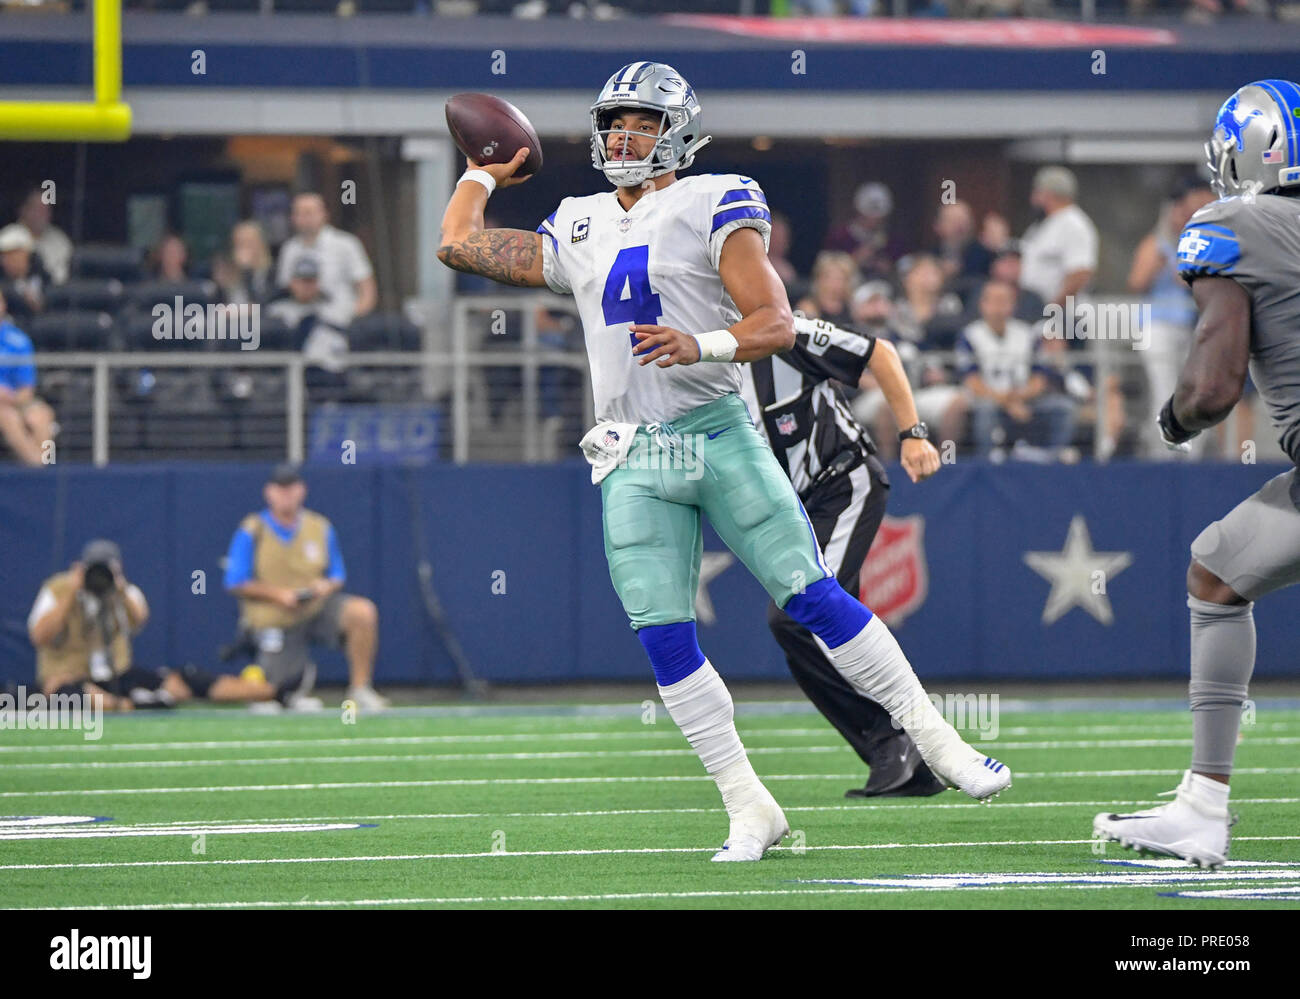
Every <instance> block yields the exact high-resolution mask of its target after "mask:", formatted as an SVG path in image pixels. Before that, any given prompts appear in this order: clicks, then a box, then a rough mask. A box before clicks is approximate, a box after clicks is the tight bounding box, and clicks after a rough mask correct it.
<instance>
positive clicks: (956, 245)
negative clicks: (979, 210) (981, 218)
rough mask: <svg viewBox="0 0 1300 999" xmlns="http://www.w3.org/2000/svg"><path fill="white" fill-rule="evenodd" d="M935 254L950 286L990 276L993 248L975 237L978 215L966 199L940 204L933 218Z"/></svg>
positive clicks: (981, 279)
mask: <svg viewBox="0 0 1300 999" xmlns="http://www.w3.org/2000/svg"><path fill="white" fill-rule="evenodd" d="M934 236H935V251H934V252H935V256H936V257H937V258H938V260H939V266H940V267H941V268H942V269H943V276H944V280H945V281H946V282H947V283H948V284H949V286H950V287H952V286H953V285H954V283H960V282H962V281H963V280H975V281H979V282H982V281H983V279H984V278H986V277H988V273H989V264H990V263H992V260H993V252H992V251H991V250H989V249H988V248H987V247H986V246H984V244H983V243H981V242H980V241H979V240H977V239H976V238H975V215H974V214H973V213H972V212H971V210H970V205H968V204H966V202H964V201H954V202H953V203H952V204H950V205H940V206H939V211H938V214H936V216H935V219H934Z"/></svg>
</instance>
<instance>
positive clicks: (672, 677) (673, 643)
mask: <svg viewBox="0 0 1300 999" xmlns="http://www.w3.org/2000/svg"><path fill="white" fill-rule="evenodd" d="M636 637H637V638H639V639H641V644H642V645H643V646H645V651H646V655H648V656H649V657H650V668H651V669H653V670H654V671H655V681H656V682H657V683H658V684H659V686H661V687H671V686H672V685H673V684H674V683H677V682H678V681H679V680H685V679H686V678H687V677H688V676H690V675H691V674H692V673H694V672H695V671H696V670H697V669H699V668H700V667H701V666H703V665H704V653H703V652H701V651H700V643H699V642H698V641H697V640H696V638H695V622H694V621H678V622H677V623H676V624H650V625H646V627H644V628H642V629H640V630H639V631H638V632H637V633H636Z"/></svg>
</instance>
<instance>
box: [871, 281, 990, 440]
mask: <svg viewBox="0 0 1300 999" xmlns="http://www.w3.org/2000/svg"><path fill="white" fill-rule="evenodd" d="M893 313H894V303H893V299H892V293H891V290H890V287H889V284H888V282H886V281H868V282H866V283H865V284H863V285H861V286H860V287H859V288H858V290H857V291H855V292H854V293H853V326H852V328H853V329H854V330H856V331H857V332H858V333H861V334H862V335H864V336H874V337H876V338H877V339H880V340H888V341H889V342H890V343H892V344H893V345H894V348H895V349H896V350H897V351H898V356H899V359H900V360H901V361H902V362H903V367H904V369H905V370H906V371H907V377H908V380H909V381H910V382H911V383H912V384H913V385H914V386H916V388H915V390H914V391H913V394H912V395H913V398H914V400H915V401H916V412H917V415H918V417H919V418H920V420H921V422H922V423H925V424H927V425H928V426H929V427H931V428H932V430H936V431H937V436H935V437H934V438H933V439H934V440H935V441H945V440H957V439H958V437H959V435H960V434H961V431H962V429H963V423H964V421H965V418H966V401H965V396H964V394H963V392H962V390H961V388H960V387H959V386H957V385H955V384H954V383H953V381H952V378H951V377H950V376H949V375H948V373H947V372H946V370H945V369H944V366H943V365H942V364H939V363H936V362H934V361H933V360H932V359H931V358H927V357H926V356H925V352H924V351H922V350H921V349H920V348H918V346H917V345H916V344H915V343H913V342H912V341H910V340H907V339H905V338H904V337H903V336H902V333H901V332H900V330H899V328H898V326H897V325H895V323H894V316H893ZM859 385H860V386H861V387H862V388H863V389H864V390H865V391H863V392H862V393H861V394H860V395H858V396H857V397H856V398H854V399H853V403H852V408H853V414H854V416H855V417H856V418H857V420H858V422H859V423H862V424H863V425H864V426H867V427H870V428H871V430H872V436H873V438H874V439H875V441H876V445H877V447H878V448H879V449H880V452H881V454H882V455H884V456H885V458H887V459H888V458H893V457H896V456H897V453H898V436H897V434H896V433H895V432H894V429H891V428H893V422H892V416H891V415H890V413H889V407H888V406H886V405H885V404H884V403H885V396H884V393H883V392H881V391H880V389H879V387H878V386H876V385H875V384H874V379H873V378H872V377H871V374H870V372H867V373H866V374H864V375H863V378H862V381H861V382H859ZM936 446H939V445H938V444H936Z"/></svg>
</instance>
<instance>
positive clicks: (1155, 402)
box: [1128, 176, 1214, 458]
mask: <svg viewBox="0 0 1300 999" xmlns="http://www.w3.org/2000/svg"><path fill="white" fill-rule="evenodd" d="M1213 200H1214V192H1213V191H1211V190H1210V185H1209V184H1207V183H1206V182H1205V181H1203V180H1201V179H1200V178H1199V177H1195V176H1192V177H1189V178H1184V179H1182V180H1180V181H1179V182H1178V184H1177V185H1176V186H1175V187H1174V189H1173V190H1172V191H1171V192H1170V196H1169V198H1168V199H1166V201H1165V202H1164V204H1163V205H1161V207H1160V214H1159V217H1158V218H1157V219H1156V224H1155V227H1154V228H1153V229H1152V230H1151V232H1149V233H1147V235H1146V236H1144V237H1143V239H1142V241H1141V242H1140V243H1138V247H1137V250H1136V251H1135V252H1134V254H1133V263H1132V266H1131V267H1130V268H1129V274H1128V290H1129V291H1130V292H1132V293H1133V294H1134V295H1141V296H1144V297H1145V298H1146V299H1147V301H1149V302H1150V304H1151V330H1150V331H1149V337H1150V346H1149V347H1148V348H1147V349H1146V350H1144V351H1142V352H1141V354H1142V364H1143V367H1145V368H1146V376H1147V386H1148V389H1149V392H1148V397H1147V412H1150V413H1154V412H1156V410H1158V409H1159V407H1160V406H1161V405H1163V403H1164V400H1166V399H1168V398H1169V397H1170V396H1171V395H1173V392H1174V386H1175V385H1176V384H1177V382H1178V372H1179V370H1180V369H1181V368H1182V364H1183V361H1184V359H1186V357H1187V352H1188V350H1189V349H1190V348H1191V343H1192V331H1193V329H1194V328H1195V326H1196V303H1195V302H1193V301H1192V292H1191V289H1190V288H1189V287H1188V286H1187V284H1186V282H1184V281H1183V279H1182V278H1180V277H1179V276H1178V237H1179V234H1180V233H1181V232H1182V231H1183V226H1185V225H1187V220H1188V219H1190V218H1191V217H1192V215H1193V213H1194V212H1195V211H1196V210H1197V209H1198V208H1200V207H1201V206H1202V205H1207V204H1209V203H1210V202H1211V201H1213ZM1147 423H1149V424H1150V427H1149V433H1148V435H1147V440H1146V445H1147V453H1148V455H1149V456H1151V457H1154V458H1165V457H1171V456H1172V455H1173V454H1174V452H1172V451H1170V450H1169V449H1168V448H1166V447H1164V445H1163V444H1162V443H1161V441H1160V430H1159V428H1158V427H1156V425H1155V420H1148V421H1147ZM1208 439H1209V436H1208V435H1202V436H1201V437H1199V438H1197V439H1195V440H1193V441H1192V442H1191V446H1192V447H1193V448H1194V449H1195V450H1196V451H1197V452H1198V453H1202V452H1203V450H1204V445H1205V443H1206V441H1207V440H1208Z"/></svg>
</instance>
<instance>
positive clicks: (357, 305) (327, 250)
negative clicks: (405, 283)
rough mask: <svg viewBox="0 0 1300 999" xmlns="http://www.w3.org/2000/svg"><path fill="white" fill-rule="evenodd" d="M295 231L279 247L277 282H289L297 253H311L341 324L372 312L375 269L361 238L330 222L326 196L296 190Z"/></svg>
mask: <svg viewBox="0 0 1300 999" xmlns="http://www.w3.org/2000/svg"><path fill="white" fill-rule="evenodd" d="M291 221H292V223H293V230H294V235H293V236H292V237H291V238H290V239H289V240H288V241H287V242H286V243H285V244H284V246H282V247H281V248H280V259H279V263H278V266H277V270H276V278H277V282H276V283H277V284H279V285H280V286H281V287H283V286H285V285H287V284H288V283H289V279H290V276H291V275H292V274H293V269H294V263H295V261H296V260H297V259H298V257H300V256H302V255H303V254H305V253H310V254H312V255H313V256H315V257H316V260H317V262H318V265H319V268H320V286H321V290H322V291H323V292H325V294H326V295H328V296H329V298H330V301H331V302H333V303H335V304H336V307H337V308H338V310H339V316H340V317H341V318H342V319H343V325H344V326H347V325H348V324H350V323H351V322H352V320H353V319H355V318H356V317H357V316H364V315H366V314H367V313H369V312H372V311H373V310H374V308H375V305H376V303H377V301H378V291H377V288H376V285H375V273H374V270H373V268H371V266H370V258H369V257H367V256H366V251H365V248H364V247H363V246H362V245H361V240H359V239H357V237H356V236H353V235H352V234H351V233H347V232H343V231H342V230H341V229H336V228H334V226H332V225H330V224H329V212H328V211H327V210H326V208H325V199H324V198H322V197H321V196H320V195H319V194H315V193H305V194H299V195H298V196H297V197H295V198H294V199H293V211H292V216H291Z"/></svg>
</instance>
